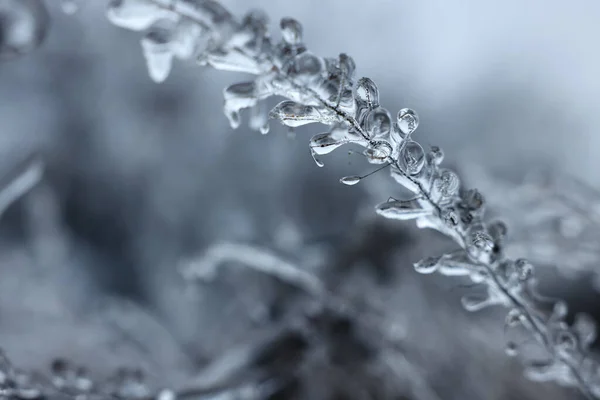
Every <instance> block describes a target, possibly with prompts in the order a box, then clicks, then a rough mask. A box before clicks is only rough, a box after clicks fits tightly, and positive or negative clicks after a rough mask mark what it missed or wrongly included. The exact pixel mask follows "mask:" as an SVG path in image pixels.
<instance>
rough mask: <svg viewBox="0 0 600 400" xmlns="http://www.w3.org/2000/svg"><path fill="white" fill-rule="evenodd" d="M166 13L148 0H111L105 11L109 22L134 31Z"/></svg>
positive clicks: (166, 12) (141, 28) (146, 26)
mask: <svg viewBox="0 0 600 400" xmlns="http://www.w3.org/2000/svg"><path fill="white" fill-rule="evenodd" d="M168 13H169V12H168V10H166V9H162V8H160V7H159V6H158V4H156V3H154V2H152V1H149V0H111V1H110V2H109V3H108V9H107V11H106V15H107V17H108V20H109V21H110V22H112V23H113V24H115V25H117V26H120V27H122V28H127V29H131V30H134V31H141V30H143V29H146V28H148V27H149V26H150V25H152V24H153V23H154V22H156V21H158V20H159V19H161V18H164V17H166V15H167V14H168Z"/></svg>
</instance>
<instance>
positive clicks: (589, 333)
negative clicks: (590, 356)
mask: <svg viewBox="0 0 600 400" xmlns="http://www.w3.org/2000/svg"><path fill="white" fill-rule="evenodd" d="M573 331H575V333H576V334H577V337H578V338H579V342H580V343H581V347H582V348H584V349H588V348H589V347H590V345H591V344H592V343H593V342H594V340H596V335H597V331H596V323H595V322H594V320H593V319H592V318H591V317H590V316H589V315H587V314H582V313H579V314H577V315H576V316H575V322H574V323H573Z"/></svg>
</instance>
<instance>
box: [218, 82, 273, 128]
mask: <svg viewBox="0 0 600 400" xmlns="http://www.w3.org/2000/svg"><path fill="white" fill-rule="evenodd" d="M255 92H256V85H255V83H254V82H242V83H236V84H233V85H231V86H228V87H227V88H225V90H224V91H223V97H224V98H225V103H224V105H223V112H224V113H225V116H226V117H227V119H228V120H229V124H230V125H231V127H232V128H233V129H236V128H237V127H239V126H240V110H242V109H244V108H248V107H254V106H255V105H256V104H257V102H258V98H257V96H256V93H255ZM265 115H266V113H265Z"/></svg>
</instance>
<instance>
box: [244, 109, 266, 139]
mask: <svg viewBox="0 0 600 400" xmlns="http://www.w3.org/2000/svg"><path fill="white" fill-rule="evenodd" d="M248 125H249V126H250V128H251V129H254V130H255V131H259V132H260V133H262V134H263V135H265V134H267V133H268V132H269V115H268V113H267V105H266V102H265V101H258V102H257V103H256V104H255V105H254V106H253V107H251V108H250V119H249V121H248Z"/></svg>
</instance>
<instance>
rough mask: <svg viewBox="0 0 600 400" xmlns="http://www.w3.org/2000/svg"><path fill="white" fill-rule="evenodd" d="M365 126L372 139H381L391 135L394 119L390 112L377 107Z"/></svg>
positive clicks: (366, 120)
mask: <svg viewBox="0 0 600 400" xmlns="http://www.w3.org/2000/svg"><path fill="white" fill-rule="evenodd" d="M364 124H365V130H366V132H367V134H368V135H369V137H370V138H379V137H383V136H385V135H388V134H389V133H390V130H391V129H392V117H391V116H390V113H389V112H388V110H386V109H385V108H383V107H377V108H374V109H372V110H371V111H369V113H368V114H367V116H366V118H365V122H364Z"/></svg>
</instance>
